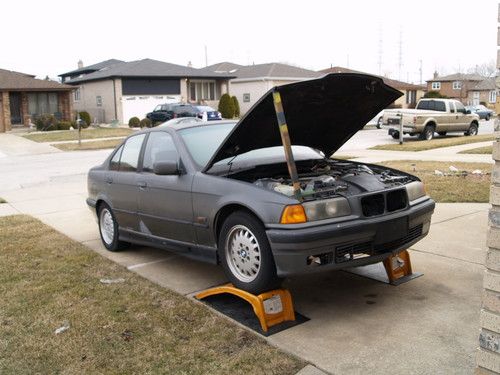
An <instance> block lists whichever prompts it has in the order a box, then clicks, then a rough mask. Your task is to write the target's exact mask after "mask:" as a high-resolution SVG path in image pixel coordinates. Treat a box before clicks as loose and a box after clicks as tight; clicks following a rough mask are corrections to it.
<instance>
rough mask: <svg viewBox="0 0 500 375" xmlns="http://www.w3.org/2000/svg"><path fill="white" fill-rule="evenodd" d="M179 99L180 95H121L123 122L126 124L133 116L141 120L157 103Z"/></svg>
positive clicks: (174, 101) (175, 101)
mask: <svg viewBox="0 0 500 375" xmlns="http://www.w3.org/2000/svg"><path fill="white" fill-rule="evenodd" d="M180 100H181V96H180V95H151V96H147V95H145V96H123V97H122V108H123V122H124V123H125V124H127V123H128V120H130V118H131V117H134V116H136V117H139V118H140V119H141V120H142V119H143V118H144V117H146V114H147V113H149V112H152V111H153V109H155V107H156V106H157V105H158V104H165V103H178V102H180Z"/></svg>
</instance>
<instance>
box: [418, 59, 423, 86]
mask: <svg viewBox="0 0 500 375" xmlns="http://www.w3.org/2000/svg"><path fill="white" fill-rule="evenodd" d="M418 72H419V73H420V84H422V59H420V68H419V69H418Z"/></svg>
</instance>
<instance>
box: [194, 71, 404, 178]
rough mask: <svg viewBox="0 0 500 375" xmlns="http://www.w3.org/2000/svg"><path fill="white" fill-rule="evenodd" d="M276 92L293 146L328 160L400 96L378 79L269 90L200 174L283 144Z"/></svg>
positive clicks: (346, 78) (331, 79)
mask: <svg viewBox="0 0 500 375" xmlns="http://www.w3.org/2000/svg"><path fill="white" fill-rule="evenodd" d="M274 90H277V91H279V93H280V95H281V100H282V103H283V110H284V114H285V118H286V123H287V126H288V133H289V135H290V140H291V144H292V145H302V146H309V147H311V148H314V149H317V150H320V151H322V152H323V153H324V154H325V155H326V156H327V157H329V156H330V155H331V154H333V153H334V152H335V151H337V150H338V149H339V148H340V147H341V146H342V145H343V144H344V143H345V142H347V141H348V140H349V139H350V138H351V137H352V136H353V135H354V134H355V133H356V132H357V131H358V130H361V129H362V128H363V127H364V126H365V125H366V123H368V121H370V120H371V119H372V118H373V117H374V116H375V115H376V114H377V113H379V112H380V111H381V110H382V109H384V108H386V107H387V106H388V105H389V104H391V103H392V102H394V101H395V100H396V99H397V98H399V97H400V96H401V95H403V94H402V93H401V92H400V91H398V90H396V89H394V88H392V87H390V86H387V85H386V84H385V83H384V82H383V80H382V79H381V78H379V77H375V76H370V75H366V74H354V73H334V74H328V75H326V76H324V77H322V78H318V79H312V80H307V81H302V82H297V83H291V84H287V85H283V86H279V87H275V88H273V89H271V90H269V91H268V92H267V93H266V94H265V95H264V96H263V97H262V98H261V99H260V100H259V101H258V102H257V103H255V105H254V106H253V107H252V108H251V109H250V110H249V111H248V112H247V113H246V114H245V116H243V117H242V119H241V120H240V121H239V122H238V123H237V124H236V125H235V126H234V128H233V130H232V131H231V133H229V135H228V136H227V137H226V139H225V140H224V141H223V142H222V144H221V145H220V146H219V148H218V149H217V151H216V152H215V154H214V155H213V156H212V158H211V159H210V161H209V162H208V164H207V165H206V167H205V168H204V171H205V172H206V171H208V170H209V169H210V168H211V167H212V166H213V165H214V164H215V163H217V162H218V161H220V160H223V159H226V158H230V157H234V156H237V155H240V154H244V153H246V152H248V151H251V150H256V149H260V148H265V147H272V146H280V145H282V141H281V135H280V131H279V127H278V121H277V118H276V112H275V109H274V102H273V91H274Z"/></svg>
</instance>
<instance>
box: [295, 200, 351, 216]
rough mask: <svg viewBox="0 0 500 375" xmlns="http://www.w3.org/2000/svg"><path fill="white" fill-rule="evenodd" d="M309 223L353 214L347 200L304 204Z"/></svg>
mask: <svg viewBox="0 0 500 375" xmlns="http://www.w3.org/2000/svg"><path fill="white" fill-rule="evenodd" d="M303 206H304V210H305V212H306V216H307V220H308V221H316V220H322V219H328V218H332V217H339V216H347V215H350V214H351V206H349V202H348V201H347V199H345V198H333V199H326V200H323V201H316V202H307V203H304V204H303Z"/></svg>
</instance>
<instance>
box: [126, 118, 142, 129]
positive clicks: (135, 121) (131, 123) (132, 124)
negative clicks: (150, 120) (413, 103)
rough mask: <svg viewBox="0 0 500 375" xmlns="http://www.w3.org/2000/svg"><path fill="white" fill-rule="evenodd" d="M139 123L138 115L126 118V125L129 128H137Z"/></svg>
mask: <svg viewBox="0 0 500 375" xmlns="http://www.w3.org/2000/svg"><path fill="white" fill-rule="evenodd" d="M140 125H141V120H139V117H135V116H134V117H131V118H130V120H128V126H129V127H131V128H138V127H139V126H140Z"/></svg>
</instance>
